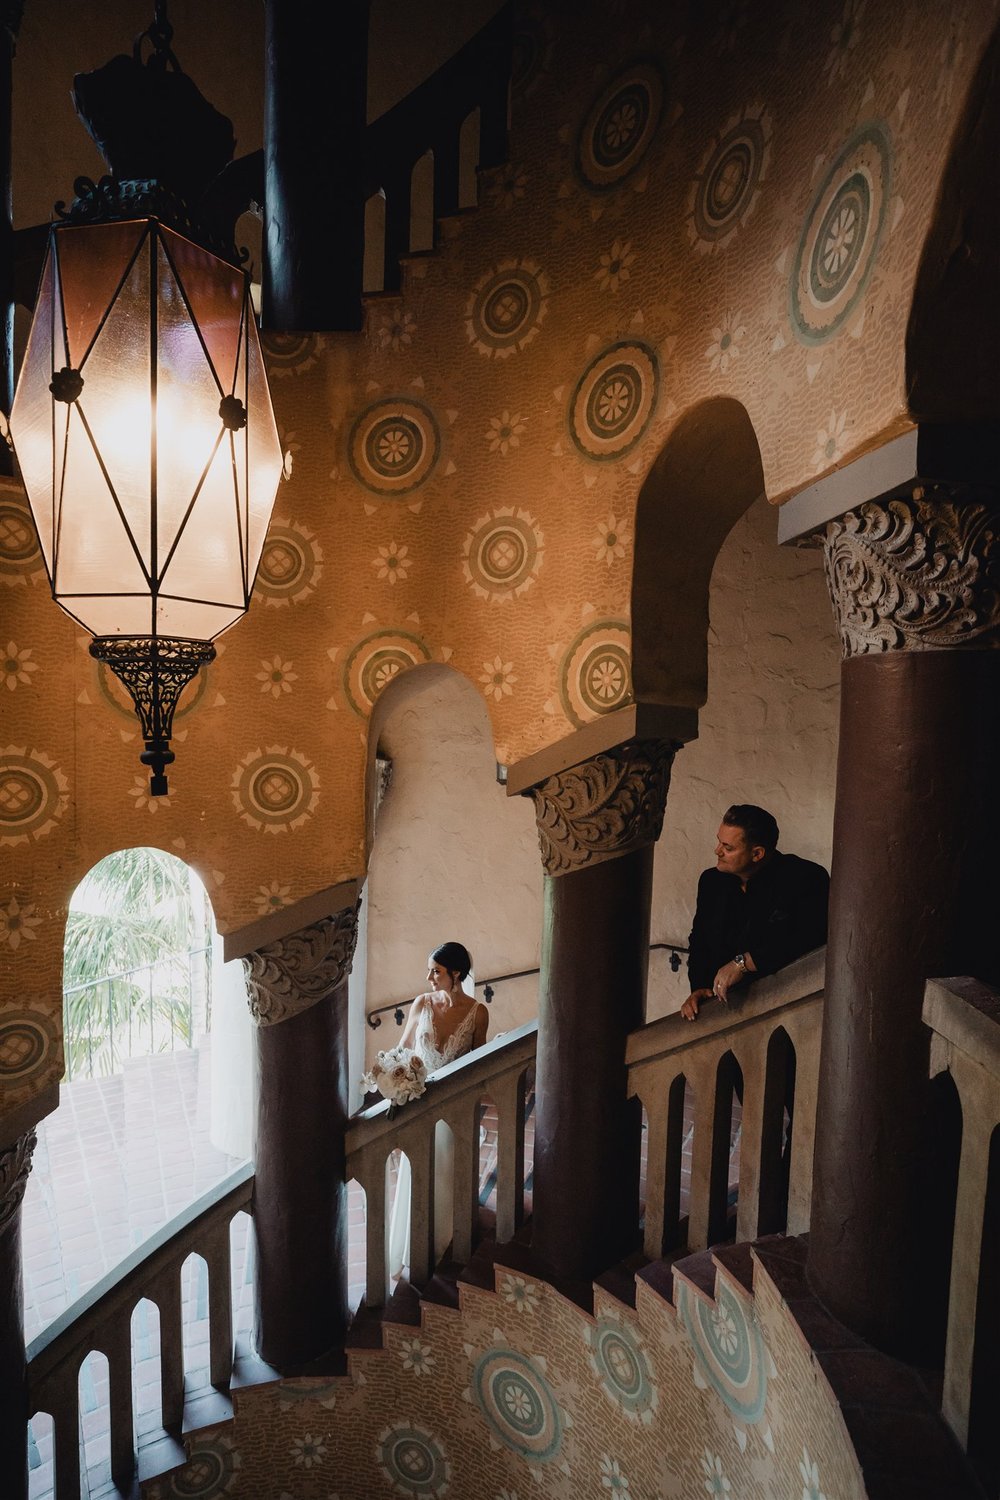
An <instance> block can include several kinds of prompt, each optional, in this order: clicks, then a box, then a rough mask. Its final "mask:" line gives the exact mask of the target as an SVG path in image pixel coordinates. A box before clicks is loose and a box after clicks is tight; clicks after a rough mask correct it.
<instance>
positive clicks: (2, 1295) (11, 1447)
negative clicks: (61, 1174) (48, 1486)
mask: <svg viewBox="0 0 1000 1500" xmlns="http://www.w3.org/2000/svg"><path fill="white" fill-rule="evenodd" d="M34 1149H35V1132H34V1131H33V1130H29V1131H27V1133H26V1134H25V1135H22V1136H20V1137H19V1138H18V1140H16V1141H15V1142H14V1144H13V1145H12V1146H8V1147H7V1149H6V1150H3V1151H0V1392H2V1396H0V1494H3V1495H9V1496H10V1500H25V1497H26V1496H27V1493H28V1416H29V1415H30V1414H29V1412H28V1371H27V1360H26V1357H25V1351H24V1284H23V1275H22V1268H21V1201H22V1199H23V1198H24V1189H25V1187H26V1185H27V1181H28V1173H29V1172H30V1171H31V1154H32V1152H33V1151H34Z"/></svg>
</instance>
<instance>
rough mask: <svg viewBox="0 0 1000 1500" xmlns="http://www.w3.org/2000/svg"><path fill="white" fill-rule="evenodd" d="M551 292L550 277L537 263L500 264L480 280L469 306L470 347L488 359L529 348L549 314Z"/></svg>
mask: <svg viewBox="0 0 1000 1500" xmlns="http://www.w3.org/2000/svg"><path fill="white" fill-rule="evenodd" d="M548 292H549V281H548V277H547V276H546V275H545V273H544V272H543V271H542V270H541V268H540V267H539V266H537V265H536V264H535V262H534V261H530V260H505V261H501V263H500V265H498V266H495V267H494V268H493V269H492V270H489V271H487V272H486V274H485V276H482V277H480V279H479V281H478V282H477V283H476V286H475V288H474V290H473V293H472V296H471V297H470V298H469V300H468V303H467V304H466V309H465V332H466V337H467V338H468V340H469V343H470V344H472V345H474V347H475V348H476V349H478V350H479V352H480V354H485V355H486V356H487V358H489V359H507V358H509V356H510V355H512V354H514V353H516V352H517V351H518V350H519V349H524V348H526V347H527V345H528V344H530V343H531V341H532V339H533V338H534V337H535V336H536V334H537V333H538V330H539V329H540V328H541V326H542V323H543V322H544V320H545V315H546V313H547V312H548V310H549V304H548Z"/></svg>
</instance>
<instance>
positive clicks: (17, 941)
mask: <svg viewBox="0 0 1000 1500" xmlns="http://www.w3.org/2000/svg"><path fill="white" fill-rule="evenodd" d="M41 925H42V919H41V917H40V916H38V915H37V913H36V911H35V904H34V902H33V901H25V902H21V901H19V900H18V899H17V897H16V896H11V898H10V900H9V901H8V902H7V904H6V906H4V905H0V946H2V947H7V948H12V949H14V950H15V952H16V950H17V949H18V948H20V946H21V944H22V943H33V942H34V941H35V928H36V927H41Z"/></svg>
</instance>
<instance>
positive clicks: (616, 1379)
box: [585, 1316, 659, 1425]
mask: <svg viewBox="0 0 1000 1500" xmlns="http://www.w3.org/2000/svg"><path fill="white" fill-rule="evenodd" d="M585 1337H586V1340H587V1343H588V1344H589V1345H590V1362H591V1364H592V1365H593V1367H594V1369H595V1370H596V1371H597V1376H598V1379H599V1380H600V1382H601V1385H602V1386H603V1388H604V1391H605V1394H606V1395H607V1396H609V1397H610V1398H611V1400H612V1401H613V1402H615V1404H616V1405H617V1406H620V1407H621V1408H622V1410H623V1411H624V1412H625V1415H626V1416H628V1417H632V1418H633V1419H634V1420H635V1421H638V1422H642V1423H644V1424H646V1425H648V1424H649V1423H650V1422H652V1420H653V1413H654V1411H655V1410H656V1407H657V1403H658V1399H659V1398H658V1396H657V1392H656V1387H655V1386H654V1385H653V1382H652V1377H651V1375H650V1369H649V1360H648V1359H647V1358H646V1355H645V1352H644V1350H643V1348H642V1344H641V1342H640V1340H639V1338H638V1336H637V1335H636V1334H635V1333H633V1331H632V1330H631V1329H630V1328H629V1327H627V1326H626V1324H624V1323H623V1322H622V1321H621V1319H620V1318H615V1317H611V1316H604V1317H600V1318H598V1319H597V1321H596V1322H595V1324H594V1326H593V1328H589V1327H588V1328H587V1329H586V1332H585Z"/></svg>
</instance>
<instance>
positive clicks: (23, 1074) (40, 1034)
mask: <svg viewBox="0 0 1000 1500" xmlns="http://www.w3.org/2000/svg"><path fill="white" fill-rule="evenodd" d="M56 1047H57V1042H56V1031H55V1023H54V1021H53V1020H52V1019H51V1018H50V1017H49V1016H46V1015H43V1014H42V1013H41V1011H37V1010H28V1009H27V1008H21V1007H19V1006H18V1005H16V1004H15V1005H13V1006H11V1007H8V1008H6V1009H4V1010H2V1011H0V1078H2V1079H3V1080H4V1081H5V1082H6V1083H16V1082H19V1081H20V1080H21V1079H23V1078H27V1077H28V1075H29V1074H31V1073H36V1072H37V1071H38V1070H39V1069H40V1068H42V1067H43V1066H44V1065H45V1063H46V1062H47V1061H48V1060H49V1058H51V1057H53V1056H55V1053H56Z"/></svg>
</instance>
